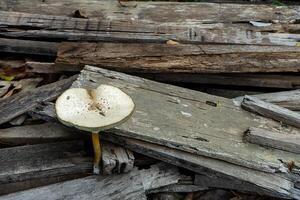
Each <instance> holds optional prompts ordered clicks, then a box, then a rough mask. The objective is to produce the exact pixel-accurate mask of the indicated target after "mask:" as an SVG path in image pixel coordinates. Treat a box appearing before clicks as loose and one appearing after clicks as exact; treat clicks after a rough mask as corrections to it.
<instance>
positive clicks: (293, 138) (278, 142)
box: [245, 127, 300, 154]
mask: <svg viewBox="0 0 300 200" xmlns="http://www.w3.org/2000/svg"><path fill="white" fill-rule="evenodd" d="M245 139H246V141H248V142H251V143H254V144H258V145H262V146H266V147H271V148H275V149H281V150H284V151H290V152H294V153H298V154H300V132H299V133H298V134H286V133H282V132H277V131H268V130H264V129H261V128H255V127H250V128H249V130H248V131H247V133H246V135H245Z"/></svg>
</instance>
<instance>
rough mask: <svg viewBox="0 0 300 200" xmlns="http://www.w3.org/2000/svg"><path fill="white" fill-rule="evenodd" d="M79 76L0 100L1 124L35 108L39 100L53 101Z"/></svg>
mask: <svg viewBox="0 0 300 200" xmlns="http://www.w3.org/2000/svg"><path fill="white" fill-rule="evenodd" d="M76 77H77V76H72V77H70V78H68V79H63V80H60V81H57V82H55V83H51V84H48V85H43V86H41V87H38V88H36V89H33V90H30V91H27V92H24V93H20V94H16V95H13V96H11V97H8V98H6V99H3V100H0V107H1V114H0V124H3V123H5V122H8V121H10V120H12V119H13V118H15V117H17V116H19V115H21V114H23V113H25V112H27V111H29V110H31V109H33V108H34V107H35V106H37V105H38V103H39V102H43V101H51V100H53V99H55V98H56V97H58V96H59V95H60V94H61V93H62V92H63V91H64V90H66V89H67V88H69V87H70V85H71V84H72V82H73V81H74V80H75V79H76Z"/></svg>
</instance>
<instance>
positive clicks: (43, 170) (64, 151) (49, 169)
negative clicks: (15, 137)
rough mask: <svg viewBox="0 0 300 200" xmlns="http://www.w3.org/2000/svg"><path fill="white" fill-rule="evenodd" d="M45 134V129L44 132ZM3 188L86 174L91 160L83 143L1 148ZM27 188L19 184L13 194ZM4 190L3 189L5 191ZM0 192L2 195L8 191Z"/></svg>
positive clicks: (0, 160) (0, 170)
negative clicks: (28, 182) (22, 183)
mask: <svg viewBox="0 0 300 200" xmlns="http://www.w3.org/2000/svg"><path fill="white" fill-rule="evenodd" d="M41 131H42V130H41ZM0 163H1V168H0V188H1V186H2V184H3V187H4V188H6V187H8V186H9V185H10V184H11V186H13V185H16V183H18V182H26V181H32V182H31V184H33V187H36V186H37V185H36V183H34V181H35V180H37V182H39V180H41V179H42V180H44V181H43V182H44V183H45V184H46V183H47V181H46V179H47V178H49V179H52V182H53V181H54V180H53V179H55V177H56V179H57V181H59V177H62V178H63V177H64V176H70V177H71V175H78V174H79V175H80V174H81V175H84V174H87V173H90V172H91V171H92V158H90V157H88V156H87V155H86V153H85V152H84V145H83V143H82V142H78V141H73V142H60V143H49V144H37V145H28V146H20V147H11V148H3V149H0ZM24 188H28V185H26V184H24V185H23V186H22V185H19V187H18V188H15V189H13V190H14V191H18V190H22V189H24ZM2 189H3V188H2ZM2 189H0V191H1V192H0V193H1V194H5V193H7V191H5V190H2Z"/></svg>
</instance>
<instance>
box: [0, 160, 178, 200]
mask: <svg viewBox="0 0 300 200" xmlns="http://www.w3.org/2000/svg"><path fill="white" fill-rule="evenodd" d="M144 174H146V176H145V177H144ZM149 176H151V177H149ZM179 178H180V174H179V172H178V171H177V169H176V167H174V166H170V165H166V164H158V165H154V166H151V168H150V169H148V170H140V171H139V170H137V169H136V168H135V169H134V170H132V171H131V172H129V173H125V174H119V175H110V176H89V177H86V178H82V179H75V180H72V181H67V182H62V183H57V184H53V185H49V186H44V187H40V188H35V189H31V190H27V191H23V192H18V193H14V194H9V195H6V196H2V197H1V199H3V200H6V199H7V200H8V199H14V200H17V199H22V200H26V199H30V200H33V199H41V198H43V199H52V200H53V199H65V198H69V199H85V200H88V199H93V200H94V199H124V200H131V199H132V200H136V199H141V200H142V199H145V200H146V196H145V192H147V191H148V190H151V189H154V188H157V187H162V186H166V185H169V184H172V183H176V182H177V181H178V180H179ZM129 183H130V184H129Z"/></svg>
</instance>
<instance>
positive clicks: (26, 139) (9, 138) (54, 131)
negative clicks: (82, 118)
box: [0, 123, 84, 146]
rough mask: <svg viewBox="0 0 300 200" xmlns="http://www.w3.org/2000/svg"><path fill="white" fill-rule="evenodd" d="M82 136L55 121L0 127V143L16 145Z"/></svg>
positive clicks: (72, 138)
mask: <svg viewBox="0 0 300 200" xmlns="http://www.w3.org/2000/svg"><path fill="white" fill-rule="evenodd" d="M78 138H84V137H83V135H82V134H80V133H78V132H76V131H74V130H72V129H69V128H67V127H64V126H62V125H60V124H56V123H45V124H38V125H25V126H19V127H11V128H6V129H0V143H2V144H6V145H10V146H16V145H25V144H39V143H50V142H58V141H66V140H74V139H78Z"/></svg>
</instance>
